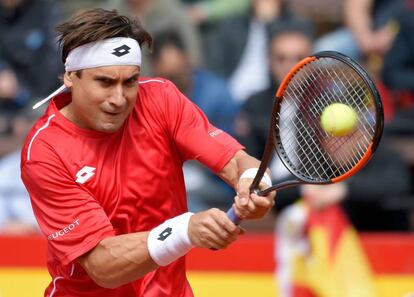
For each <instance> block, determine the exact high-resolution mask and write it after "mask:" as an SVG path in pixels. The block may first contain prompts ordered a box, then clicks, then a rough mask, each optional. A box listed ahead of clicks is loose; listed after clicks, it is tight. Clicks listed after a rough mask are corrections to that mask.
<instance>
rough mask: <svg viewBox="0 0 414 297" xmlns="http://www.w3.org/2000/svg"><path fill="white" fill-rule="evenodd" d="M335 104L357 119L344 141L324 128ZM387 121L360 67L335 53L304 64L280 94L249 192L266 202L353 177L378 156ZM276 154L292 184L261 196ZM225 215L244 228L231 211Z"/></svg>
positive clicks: (284, 83) (318, 55)
mask: <svg viewBox="0 0 414 297" xmlns="http://www.w3.org/2000/svg"><path fill="white" fill-rule="evenodd" d="M334 103H342V104H345V105H347V106H348V107H350V108H352V110H353V111H354V112H355V113H356V119H357V120H356V124H355V125H354V128H353V130H352V132H351V133H349V134H347V135H345V136H340V137H338V136H332V134H330V133H328V132H326V131H325V130H324V129H323V128H322V126H321V114H322V112H323V111H324V109H325V108H326V107H328V106H330V105H331V104H334ZM383 118H384V115H383V109H382V103H381V99H380V96H379V94H378V91H377V89H376V87H375V85H374V83H373V82H372V80H371V79H370V78H369V76H368V74H367V73H366V71H365V70H364V69H363V68H362V67H361V66H360V65H359V64H358V63H356V62H355V61H353V60H352V59H351V58H349V57H347V56H345V55H343V54H341V53H338V52H333V51H326V52H319V53H316V54H314V55H313V56H309V57H306V58H304V59H303V60H302V61H300V62H299V63H298V64H296V65H295V66H294V67H293V68H292V69H291V70H290V72H289V73H288V74H287V75H286V77H285V78H284V80H283V81H282V83H281V85H280V86H279V88H278V90H277V92H276V98H275V101H274V103H273V109H272V115H271V120H270V127H269V132H268V136H267V140H266V146H265V149H264V153H263V156H262V161H261V163H260V166H259V169H258V172H257V174H256V176H255V178H254V179H253V182H252V184H251V186H250V192H255V193H257V194H258V195H260V196H263V195H266V194H268V193H269V192H271V191H274V190H280V189H284V188H288V187H292V186H295V185H298V184H330V183H335V182H339V181H342V180H345V179H347V178H349V177H351V176H352V175H354V174H355V173H357V172H358V171H359V170H360V169H361V168H363V167H364V165H365V164H367V162H368V161H369V160H370V158H371V157H372V155H373V154H374V152H375V150H376V148H377V146H378V143H379V141H380V139H381V135H382V130H383V123H384V120H383ZM274 150H275V151H276V152H277V154H278V156H279V158H280V160H281V161H282V163H283V164H284V166H285V167H286V168H287V169H288V170H289V171H290V173H291V174H292V179H290V180H288V181H285V182H282V183H279V184H276V185H274V186H271V187H269V188H267V189H265V190H263V191H260V190H259V183H260V181H261V179H262V177H263V174H264V173H265V171H266V169H267V167H268V166H269V164H270V162H271V160H272V155H273V152H274ZM227 215H228V216H229V218H230V219H231V220H232V221H233V222H234V223H236V224H238V223H240V218H238V217H237V215H236V213H235V212H234V209H233V208H230V209H229V211H228V212H227Z"/></svg>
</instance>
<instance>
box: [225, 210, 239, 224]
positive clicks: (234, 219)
mask: <svg viewBox="0 0 414 297" xmlns="http://www.w3.org/2000/svg"><path fill="white" fill-rule="evenodd" d="M227 216H228V217H229V219H230V220H231V221H232V222H233V223H235V224H236V225H238V224H240V222H241V219H240V218H239V217H238V216H237V215H236V212H235V211H234V208H233V207H230V209H229V210H228V211H227Z"/></svg>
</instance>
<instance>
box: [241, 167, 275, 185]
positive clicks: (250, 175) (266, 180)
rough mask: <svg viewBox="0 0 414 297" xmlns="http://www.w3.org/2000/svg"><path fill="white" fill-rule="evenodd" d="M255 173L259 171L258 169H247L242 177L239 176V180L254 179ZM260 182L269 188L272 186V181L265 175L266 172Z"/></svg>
mask: <svg viewBox="0 0 414 297" xmlns="http://www.w3.org/2000/svg"><path fill="white" fill-rule="evenodd" d="M257 171H259V168H249V169H247V170H246V171H245V172H243V173H242V175H240V178H239V179H242V178H254V177H255V176H256V173H257ZM260 182H261V183H265V184H266V185H267V186H269V187H271V186H272V180H271V179H270V176H269V174H267V173H266V172H265V173H264V175H263V177H262V180H261V181H260Z"/></svg>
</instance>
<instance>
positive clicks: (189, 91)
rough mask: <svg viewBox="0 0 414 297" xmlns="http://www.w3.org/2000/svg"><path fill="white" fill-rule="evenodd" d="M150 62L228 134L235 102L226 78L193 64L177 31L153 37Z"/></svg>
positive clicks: (234, 110)
mask: <svg viewBox="0 0 414 297" xmlns="http://www.w3.org/2000/svg"><path fill="white" fill-rule="evenodd" d="M152 63H153V67H154V74H155V75H156V76H162V77H164V78H167V79H169V80H171V81H172V82H173V83H174V84H175V85H176V86H177V87H178V89H179V90H180V91H181V92H183V93H184V94H185V95H186V96H187V97H188V98H190V99H191V100H192V101H193V102H194V103H195V104H196V105H197V106H198V107H200V108H201V109H202V110H203V112H204V113H205V114H206V115H207V117H208V118H209V120H210V121H211V123H212V124H213V125H215V126H217V127H218V128H220V129H223V130H225V131H226V132H230V133H232V125H233V122H234V117H235V115H236V114H237V112H238V105H237V103H236V102H235V101H234V99H233V97H232V96H231V95H230V92H229V90H228V88H227V85H226V81H225V80H224V79H223V78H221V77H219V76H218V75H215V74H214V73H212V72H210V71H207V70H204V69H202V68H199V67H198V68H197V67H193V66H192V64H191V61H190V55H189V52H188V51H187V49H186V48H185V46H184V43H183V42H182V41H181V39H180V38H179V36H178V35H177V34H174V33H170V32H165V33H163V34H159V35H155V36H154V49H153V56H152Z"/></svg>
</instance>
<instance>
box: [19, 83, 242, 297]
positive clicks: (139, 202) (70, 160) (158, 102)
mask: <svg viewBox="0 0 414 297" xmlns="http://www.w3.org/2000/svg"><path fill="white" fill-rule="evenodd" d="M139 84H140V88H139V92H138V95H137V102H136V106H135V108H134V109H133V111H132V112H131V114H130V115H129V117H128V118H127V119H126V121H125V123H124V125H123V126H122V127H121V128H120V129H119V130H118V131H117V132H114V133H111V134H108V133H102V132H97V131H91V130H85V129H81V128H79V127H78V126H76V125H75V124H74V123H72V122H70V121H69V120H68V119H66V118H65V117H64V116H62V115H61V113H60V112H59V109H61V108H62V107H63V106H65V105H66V104H68V103H69V102H70V100H71V95H70V93H64V94H60V95H58V96H56V97H55V98H54V99H53V100H52V102H51V103H50V104H49V107H48V108H47V110H46V112H45V114H44V115H43V116H42V117H41V118H40V119H39V121H38V122H37V123H36V124H35V126H34V127H33V129H32V130H31V132H30V133H29V135H28V137H27V140H26V143H25V145H24V148H23V150H22V163H21V167H22V179H23V181H24V183H25V185H26V188H27V190H28V192H29V194H30V197H31V201H32V206H33V210H34V213H35V215H36V218H37V221H38V223H39V225H40V228H41V231H42V233H43V234H44V236H45V237H46V238H47V240H48V262H47V265H48V270H49V273H50V275H51V276H52V281H51V283H50V284H49V286H48V287H47V289H46V291H45V296H53V297H57V296H78V297H79V296H99V297H103V296H105V297H108V296H119V297H121V296H122V297H128V296H145V297H163V296H174V297H178V296H180V297H181V296H182V297H188V296H193V294H192V292H191V288H190V286H189V284H188V281H187V279H186V275H185V260H184V257H183V258H181V259H179V260H177V261H175V262H174V263H172V264H170V265H168V266H166V267H161V268H159V269H157V270H155V271H153V272H151V273H148V274H147V275H146V276H145V277H143V278H141V279H138V280H136V281H135V282H132V283H129V284H127V285H124V286H121V287H119V288H116V289H105V288H102V287H99V286H98V285H96V284H95V283H94V282H93V281H92V280H91V278H89V276H88V275H87V273H86V272H85V271H84V270H83V268H82V267H81V266H80V265H79V264H78V263H77V261H76V259H77V258H78V257H79V256H81V255H83V254H84V253H86V252H87V251H89V250H91V249H92V248H93V247H95V246H96V245H97V244H98V243H99V242H100V241H101V240H102V239H104V238H106V237H109V236H114V235H119V234H125V233H131V232H140V231H148V230H151V229H152V228H154V227H156V226H157V225H159V224H160V223H162V222H164V221H165V220H166V219H169V218H171V217H175V216H177V215H179V214H182V213H184V212H186V211H187V203H186V193H185V187H184V178H183V173H182V165H183V162H184V161H185V160H188V159H197V160H199V161H200V162H201V163H203V164H205V165H206V166H208V167H209V168H210V169H211V170H212V171H214V172H218V171H220V170H221V169H222V168H223V167H224V165H225V164H226V163H227V162H228V161H229V160H230V159H231V158H232V157H233V156H234V154H235V153H236V152H237V151H238V150H240V149H242V148H243V147H242V146H241V145H240V144H239V143H238V142H236V141H235V140H234V139H233V138H232V137H230V136H229V135H228V134H226V133H225V132H223V131H221V130H220V129H217V128H216V127H214V126H212V125H211V124H210V123H209V122H208V120H207V118H206V117H205V115H204V114H203V113H202V112H201V111H200V110H199V109H198V108H197V107H196V106H195V105H194V104H193V103H192V102H190V101H189V100H188V99H187V98H186V97H185V96H184V95H182V94H181V93H180V92H179V91H178V90H177V89H176V87H175V86H174V85H173V84H172V83H170V82H168V81H166V80H163V79H140V82H139ZM28 248H30V247H28Z"/></svg>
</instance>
